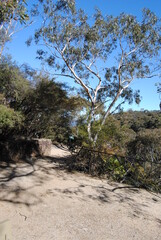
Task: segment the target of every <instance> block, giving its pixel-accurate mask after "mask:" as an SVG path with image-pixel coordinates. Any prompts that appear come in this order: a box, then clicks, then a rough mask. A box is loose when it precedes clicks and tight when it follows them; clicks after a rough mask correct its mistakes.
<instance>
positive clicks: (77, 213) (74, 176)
mask: <svg viewBox="0 0 161 240" xmlns="http://www.w3.org/2000/svg"><path fill="white" fill-rule="evenodd" d="M68 157H69V153H68V151H65V150H62V149H60V148H57V147H53V149H52V155H51V156H50V157H46V158H44V159H38V160H35V162H34V163H33V162H32V163H31V161H30V159H29V160H28V163H21V164H19V165H17V166H16V165H14V164H12V165H11V167H9V168H6V167H4V168H3V167H1V168H0V222H1V224H0V232H1V233H0V240H4V239H7V240H11V239H12V240H108V239H109V240H126V239H127V240H128V239H130V240H131V239H135V240H136V239H138V240H161V195H157V194H153V193H149V192H147V191H145V190H140V189H135V188H126V186H125V185H121V184H117V183H114V182H109V181H107V180H100V179H96V178H91V177H90V176H87V175H84V174H81V173H70V172H68V171H67V170H66V166H65V161H66V160H65V159H67V158H68ZM5 220H8V221H6V222H4V221H5ZM2 222H3V223H2ZM5 228H6V229H7V230H6V229H5ZM9 230H11V232H12V235H10V233H9ZM2 231H4V232H3V233H2ZM6 232H7V235H6V238H5V233H6ZM11 236H12V237H11Z"/></svg>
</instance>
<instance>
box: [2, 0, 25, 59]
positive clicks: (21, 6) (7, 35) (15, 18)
mask: <svg viewBox="0 0 161 240" xmlns="http://www.w3.org/2000/svg"><path fill="white" fill-rule="evenodd" d="M26 5H27V4H26V1H25V0H2V1H1V2H0V58H1V55H2V52H3V50H4V47H5V44H6V43H7V42H8V41H9V40H11V38H12V36H13V35H14V34H15V33H16V32H18V31H20V30H21V29H23V28H24V26H27V25H28V24H27V21H28V20H29V16H28V14H27V9H26ZM22 25H23V26H22Z"/></svg>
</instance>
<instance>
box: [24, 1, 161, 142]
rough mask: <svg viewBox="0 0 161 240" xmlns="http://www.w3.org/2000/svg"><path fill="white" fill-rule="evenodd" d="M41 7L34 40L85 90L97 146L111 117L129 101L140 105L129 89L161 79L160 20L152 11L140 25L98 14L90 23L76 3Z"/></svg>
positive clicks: (53, 64) (92, 137)
mask: <svg viewBox="0 0 161 240" xmlns="http://www.w3.org/2000/svg"><path fill="white" fill-rule="evenodd" d="M41 2H42V6H43V11H42V12H41V16H43V20H42V26H41V27H40V28H39V29H38V30H37V31H36V32H35V36H34V39H35V42H36V43H37V44H40V45H44V46H45V47H46V48H44V47H43V48H41V49H40V50H38V52H37V53H38V57H39V58H40V59H41V60H43V61H44V62H47V63H48V64H49V66H51V67H53V69H55V71H56V75H59V74H60V75H62V76H66V77H68V78H71V79H73V80H74V81H75V82H76V83H77V84H78V85H79V86H80V87H81V89H82V91H81V94H82V96H84V97H85V98H86V99H87V100H88V101H89V108H90V110H89V115H88V119H87V123H88V128H87V131H88V136H89V139H90V140H91V141H92V142H96V140H97V137H98V134H99V132H100V130H101V129H102V126H103V125H104V124H105V121H106V118H107V116H108V115H109V114H111V113H112V112H113V111H115V110H116V109H119V108H120V106H121V105H122V104H123V103H125V102H126V101H128V102H129V103H132V101H133V100H135V102H136V103H139V102H140V95H139V91H136V92H133V90H132V89H131V88H130V84H131V83H132V82H133V81H134V80H135V79H141V78H151V77H153V76H155V75H156V74H158V71H159V69H160V48H161V24H160V19H158V18H157V16H156V15H155V14H154V13H153V12H151V11H150V10H149V9H144V10H143V13H142V20H141V21H138V20H137V18H136V17H135V16H133V15H129V14H125V13H122V14H120V15H119V16H117V17H114V16H103V15H102V13H101V12H100V11H99V10H98V9H97V10H96V11H95V14H94V16H93V18H92V19H91V18H90V17H89V16H88V15H86V14H85V13H84V11H83V10H82V9H76V7H75V2H74V1H65V0H64V1H57V2H55V1H50V0H46V1H45V0H44V1H41ZM28 43H29V42H28ZM118 99H120V100H119V101H118ZM102 105H104V107H105V112H104V115H103V116H102V119H101V121H100V125H99V127H98V131H97V132H96V134H93V133H92V123H93V122H94V121H95V119H96V118H97V116H96V115H97V114H96V111H97V112H98V109H99V108H101V107H102Z"/></svg>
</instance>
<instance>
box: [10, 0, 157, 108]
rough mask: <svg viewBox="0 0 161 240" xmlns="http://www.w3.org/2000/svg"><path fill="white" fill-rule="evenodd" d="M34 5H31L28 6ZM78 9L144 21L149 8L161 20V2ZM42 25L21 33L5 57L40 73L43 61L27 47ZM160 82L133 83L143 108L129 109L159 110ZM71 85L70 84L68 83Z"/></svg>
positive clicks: (118, 0)
mask: <svg viewBox="0 0 161 240" xmlns="http://www.w3.org/2000/svg"><path fill="white" fill-rule="evenodd" d="M33 2H34V1H28V5H30V4H31V3H33ZM76 5H77V7H81V8H83V9H84V10H85V12H86V13H88V14H89V15H92V13H93V12H94V7H98V8H99V9H100V10H101V11H102V12H103V14H104V15H106V14H108V15H110V14H111V15H114V16H117V15H119V14H120V13H121V12H125V13H129V14H133V15H136V16H137V17H138V19H140V18H141V10H142V9H143V8H144V7H146V8H149V9H150V10H152V11H154V12H155V13H156V14H157V16H159V17H161V1H160V0H76ZM37 24H38V22H35V23H34V24H33V25H32V26H31V27H29V28H27V29H25V30H23V31H21V32H19V33H17V34H16V35H15V36H14V37H13V40H12V42H11V43H9V44H8V45H7V48H6V50H5V53H9V54H11V55H12V57H13V59H14V60H16V61H17V62H18V63H19V64H23V63H28V64H29V65H30V66H31V67H33V68H37V69H40V68H41V65H40V62H39V60H36V59H35V58H36V47H35V46H34V45H32V46H31V47H29V48H28V47H27V46H26V44H25V41H26V40H27V39H28V37H29V36H30V35H32V34H33V33H34V29H35V28H36V26H37ZM158 81H161V80H160V79H157V78H153V79H144V80H136V81H134V82H133V83H132V85H131V86H132V88H133V89H140V92H141V96H142V101H141V103H140V105H139V106H137V105H135V104H133V105H130V106H129V105H127V104H126V105H125V109H126V110H127V109H129V108H132V109H133V110H140V109H142V108H144V109H148V110H159V101H160V100H159V95H158V94H157V89H156V86H155V83H156V82H158ZM66 82H67V81H66Z"/></svg>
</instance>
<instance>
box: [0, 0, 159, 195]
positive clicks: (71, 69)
mask: <svg viewBox="0 0 161 240" xmlns="http://www.w3.org/2000/svg"><path fill="white" fill-rule="evenodd" d="M37 3H38V5H34V9H32V10H31V13H28V11H27V9H26V8H27V5H26V2H25V1H14V0H10V1H2V3H0V11H1V12H0V36H3V38H2V37H1V40H0V140H1V149H2V147H3V145H4V143H5V142H7V141H8V139H11V138H12V139H13V138H14V139H16V138H18V139H20V138H22V137H23V138H50V139H52V141H53V142H60V143H64V144H69V149H70V150H71V151H72V153H74V159H75V160H74V161H73V164H72V166H73V168H74V169H77V170H81V171H85V172H87V173H90V174H92V175H102V176H103V175H104V176H107V177H108V178H112V179H115V180H117V181H121V182H125V183H129V184H133V185H135V186H136V187H144V188H147V189H152V190H155V191H161V147H160V146H161V113H160V112H159V111H140V112H136V111H132V110H130V111H127V112H123V104H124V103H125V102H128V103H129V104H131V103H133V102H135V103H136V104H139V102H140V101H141V98H140V92H139V90H138V91H133V89H132V88H131V83H132V82H133V81H134V80H135V79H139V81H141V79H143V78H146V79H149V78H152V77H156V76H158V77H159V76H160V69H161V65H160V62H161V60H160V52H161V24H160V23H161V21H160V19H159V18H158V17H157V16H156V15H155V13H153V12H151V11H150V10H149V9H144V10H143V12H142V20H141V21H138V20H137V18H136V17H135V16H132V15H130V14H124V13H123V14H120V15H119V16H117V17H114V16H106V17H105V16H103V15H102V13H101V11H99V10H98V9H97V10H96V11H95V14H94V16H93V18H92V19H93V20H92V21H91V18H89V16H88V15H86V14H85V12H84V11H83V10H82V9H77V8H76V5H75V1H73V0H72V1H68V0H58V1H52V0H41V1H38V2H37ZM31 16H32V17H37V16H38V17H39V21H40V26H39V28H38V29H37V30H35V34H34V36H32V37H30V38H29V39H28V41H27V44H28V46H29V45H31V44H32V42H33V41H35V43H36V44H38V45H39V46H42V48H41V47H40V49H39V50H38V51H37V58H38V59H39V60H40V61H42V63H43V64H47V65H48V67H49V68H50V69H51V70H52V77H51V75H50V74H48V73H46V72H44V71H43V70H41V71H36V70H35V69H34V68H31V67H30V66H27V65H24V64H23V65H21V66H19V65H18V64H17V63H15V62H14V61H13V60H12V59H11V58H10V57H7V56H6V55H4V54H3V53H4V48H5V46H6V43H7V42H8V41H10V40H11V39H12V35H13V34H16V32H17V31H19V30H20V29H21V27H22V28H26V27H27V26H28V25H30V24H31V21H30V17H31ZM41 20H42V21H41ZM16 23H17V24H18V25H17V24H16ZM109 59H115V61H109ZM24 61H25V59H24ZM57 76H61V77H62V79H64V82H65V78H68V80H69V81H70V85H69V86H70V87H69V86H67V85H66V84H64V83H58V82H57V81H55V78H56V77H57ZM73 85H74V88H73ZM75 85H76V86H77V88H76V87H75ZM157 86H158V89H157V91H158V93H159V94H160V83H158V85H157ZM70 136H72V138H69V137H70ZM69 139H70V140H69ZM71 139H72V140H71Z"/></svg>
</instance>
